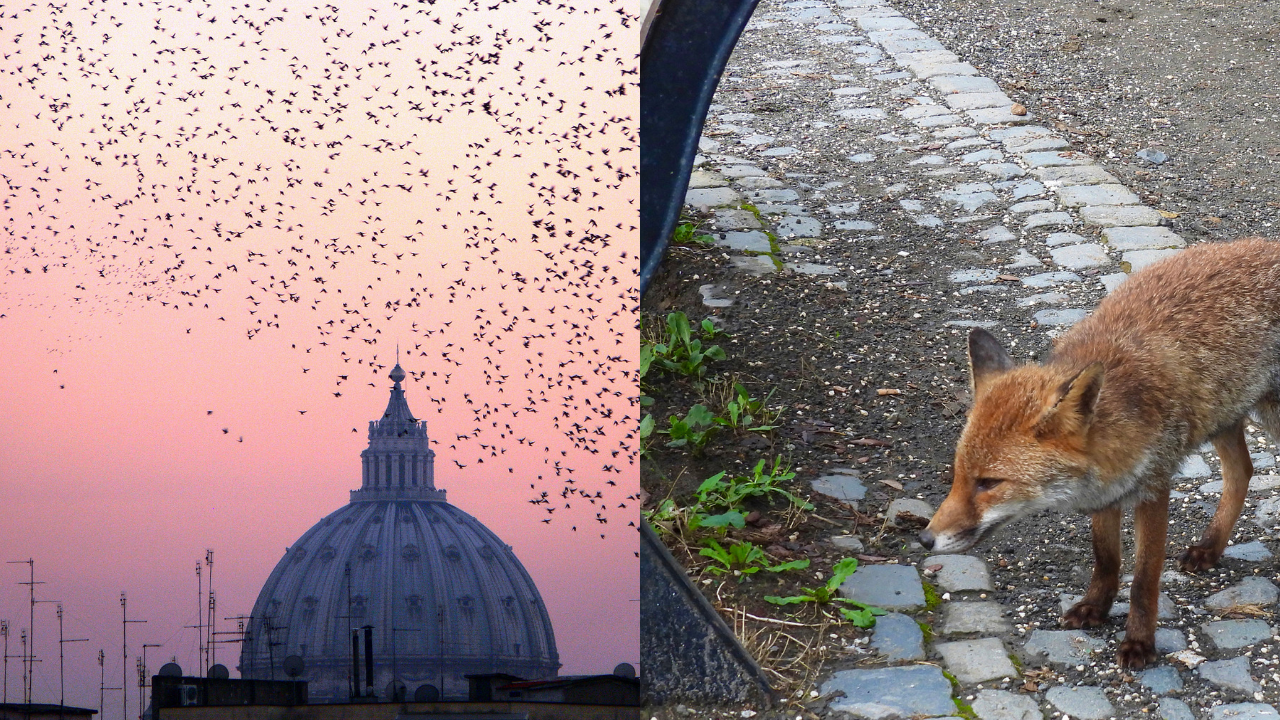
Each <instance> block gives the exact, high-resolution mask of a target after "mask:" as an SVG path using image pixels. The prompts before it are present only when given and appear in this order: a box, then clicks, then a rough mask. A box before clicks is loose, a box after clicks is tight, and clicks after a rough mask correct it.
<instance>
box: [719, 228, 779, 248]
mask: <svg viewBox="0 0 1280 720" xmlns="http://www.w3.org/2000/svg"><path fill="white" fill-rule="evenodd" d="M715 242H716V245H718V246H720V247H725V248H729V249H730V250H738V251H747V252H763V253H767V252H771V247H770V245H769V236H768V235H765V234H764V233H762V232H760V231H759V230H749V231H747V232H727V233H720V236H719V237H717V238H716V241H715Z"/></svg>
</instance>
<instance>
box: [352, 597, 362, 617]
mask: <svg viewBox="0 0 1280 720" xmlns="http://www.w3.org/2000/svg"><path fill="white" fill-rule="evenodd" d="M364 606H365V599H364V596H363V595H357V596H355V597H353V598H351V617H353V618H361V617H364Z"/></svg>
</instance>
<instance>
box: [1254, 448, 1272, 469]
mask: <svg viewBox="0 0 1280 720" xmlns="http://www.w3.org/2000/svg"><path fill="white" fill-rule="evenodd" d="M1249 460H1250V461H1252V463H1253V469H1254V471H1255V472H1256V471H1258V470H1266V469H1268V468H1273V467H1275V466H1276V456H1275V455H1272V454H1271V453H1269V452H1260V453H1250V454H1249Z"/></svg>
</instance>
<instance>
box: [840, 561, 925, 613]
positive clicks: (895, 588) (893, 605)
mask: <svg viewBox="0 0 1280 720" xmlns="http://www.w3.org/2000/svg"><path fill="white" fill-rule="evenodd" d="M840 595H841V596H842V597H847V598H850V599H851V600H857V601H858V602H864V603H867V604H868V605H874V606H876V607H879V608H883V609H885V610H914V609H915V608H919V607H924V586H923V585H921V584H920V573H918V572H916V569H915V568H914V567H912V566H910V565H862V566H860V567H859V568H858V571H857V572H855V573H854V574H853V575H850V576H849V578H848V579H847V580H845V581H844V582H843V583H841V584H840Z"/></svg>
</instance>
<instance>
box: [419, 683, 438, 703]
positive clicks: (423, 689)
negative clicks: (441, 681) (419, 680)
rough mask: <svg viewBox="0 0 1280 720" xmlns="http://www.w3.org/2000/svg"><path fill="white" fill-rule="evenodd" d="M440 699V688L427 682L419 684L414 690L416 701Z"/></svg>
mask: <svg viewBox="0 0 1280 720" xmlns="http://www.w3.org/2000/svg"><path fill="white" fill-rule="evenodd" d="M439 700H440V688H438V687H436V686H435V685H432V684H430V683H427V684H426V685H419V686H418V689H417V690H414V691H413V701H414V702H438V701H439Z"/></svg>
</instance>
